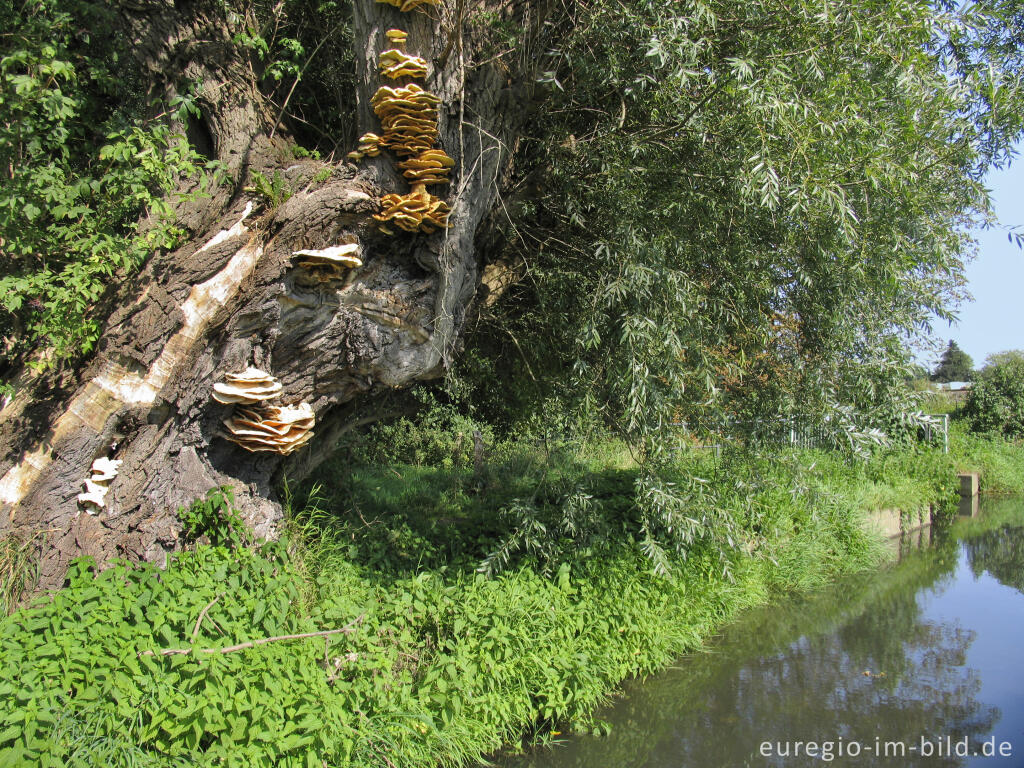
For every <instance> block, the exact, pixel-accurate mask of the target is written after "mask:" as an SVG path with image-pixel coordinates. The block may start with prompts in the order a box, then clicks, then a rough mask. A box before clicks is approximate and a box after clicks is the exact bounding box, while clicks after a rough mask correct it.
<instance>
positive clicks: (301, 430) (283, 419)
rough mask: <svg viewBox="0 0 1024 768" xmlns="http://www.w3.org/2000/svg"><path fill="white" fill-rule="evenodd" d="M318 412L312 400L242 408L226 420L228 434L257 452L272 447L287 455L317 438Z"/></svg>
mask: <svg viewBox="0 0 1024 768" xmlns="http://www.w3.org/2000/svg"><path fill="white" fill-rule="evenodd" d="M314 422H315V416H314V414H313V408H312V407H311V406H310V405H309V403H299V404H298V405H285V406H273V405H272V406H264V407H257V408H242V407H240V408H238V409H237V411H236V412H235V413H234V414H233V415H232V416H231V418H229V419H225V420H224V426H225V427H227V429H228V432H229V434H227V435H225V436H224V437H225V438H226V439H227V440H230V441H231V442H233V443H235V444H237V445H240V446H242V447H243V448H245V449H246V450H247V451H252V452H254V453H256V452H260V451H269V452H272V453H280V454H282V455H285V456H287V455H288V454H290V453H292V452H294V451H296V450H297V449H298V448H300V447H301V446H303V445H305V444H306V443H308V442H309V441H310V440H311V439H312V438H313V424H314Z"/></svg>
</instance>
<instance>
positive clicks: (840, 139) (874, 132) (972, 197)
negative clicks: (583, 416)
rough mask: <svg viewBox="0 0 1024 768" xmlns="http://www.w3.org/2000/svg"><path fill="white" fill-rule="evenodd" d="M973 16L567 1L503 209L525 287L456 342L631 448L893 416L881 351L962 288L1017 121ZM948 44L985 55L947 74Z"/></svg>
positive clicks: (902, 364)
mask: <svg viewBox="0 0 1024 768" xmlns="http://www.w3.org/2000/svg"><path fill="white" fill-rule="evenodd" d="M989 12H990V9H988V8H987V7H981V8H979V7H974V6H972V7H971V9H970V10H969V11H963V12H961V11H959V10H955V9H954V10H950V11H949V12H945V11H940V10H938V9H936V8H935V7H933V6H929V5H927V4H920V3H913V2H904V3H897V4H895V5H894V4H887V5H882V6H880V5H878V4H876V3H871V2H866V1H865V2H860V0H850V1H849V2H843V3H841V4H839V5H830V6H829V9H828V10H827V11H825V12H823V11H822V8H821V6H820V4H817V3H813V2H798V3H795V4H794V3H780V2H775V1H774V0H761V1H759V2H753V3H751V2H737V1H734V0H721V1H718V0H715V1H714V2H700V3H696V4H689V5H686V6H685V7H684V6H681V5H679V4H674V3H664V2H656V1H655V0H643V1H641V2H631V3H625V4H624V3H618V2H614V1H612V0H608V1H605V0H601V1H599V2H592V3H587V4H577V5H576V6H573V10H572V12H571V13H570V15H569V17H568V18H566V19H564V20H563V23H564V25H565V26H564V30H565V35H564V38H563V40H562V42H561V44H560V45H559V47H558V48H557V49H556V50H554V51H553V52H552V54H551V57H550V59H549V63H548V64H547V65H546V72H545V74H544V77H543V78H542V79H543V81H544V82H545V83H547V84H548V88H547V90H546V92H545V93H544V94H543V105H544V106H543V109H540V110H538V112H537V117H536V119H535V121H534V123H533V124H532V125H531V133H532V140H531V141H527V142H525V143H524V145H523V146H524V149H523V154H524V155H525V157H524V158H523V161H522V163H521V164H520V165H519V168H521V169H522V176H521V177H520V182H521V184H520V186H519V187H518V194H517V195H515V196H514V197H513V198H512V199H511V200H509V201H506V205H507V207H508V208H509V211H510V213H511V219H512V222H513V223H514V225H510V227H509V228H508V232H507V242H508V243H509V245H508V250H507V253H505V254H503V255H502V257H503V259H504V260H506V261H508V262H510V263H515V261H516V259H517V258H520V257H521V258H523V259H524V260H525V262H526V263H527V264H528V267H529V279H528V280H523V281H521V283H520V284H519V285H517V286H516V287H515V288H513V289H510V290H509V291H508V292H507V293H506V294H505V295H504V296H503V297H502V301H501V302H499V305H498V310H497V312H498V314H497V315H496V316H495V317H493V318H491V319H490V323H489V324H488V325H484V326H482V328H486V334H487V335H486V338H480V339H479V340H478V341H477V345H478V347H477V348H478V350H479V351H480V352H481V353H482V354H484V355H487V356H497V357H499V358H500V359H501V360H502V363H501V364H499V365H497V366H496V369H497V370H509V369H513V370H514V369H516V368H520V367H522V362H521V359H522V358H524V357H525V359H526V361H527V364H528V365H529V367H530V369H532V371H533V372H534V373H536V374H537V375H538V376H539V377H540V378H542V379H543V382H542V386H540V387H538V389H539V395H538V396H539V397H540V398H543V397H547V396H549V395H550V394H554V395H556V396H560V397H562V398H564V399H566V400H569V401H571V402H575V403H577V404H579V405H580V407H581V408H582V409H584V410H586V411H588V412H591V413H599V414H600V416H601V417H602V418H603V419H604V420H605V423H606V424H608V425H609V426H610V427H611V428H612V429H614V430H615V431H616V432H617V433H619V434H622V435H626V436H628V439H629V440H630V442H631V443H633V444H634V445H637V446H638V447H639V448H640V449H641V451H642V452H649V453H652V454H654V453H657V452H659V451H661V450H664V449H665V448H666V447H667V446H669V445H670V444H671V439H670V438H671V432H672V430H671V425H672V424H673V422H679V421H685V422H686V423H687V425H688V426H689V427H690V429H691V430H692V431H693V432H695V433H696V434H698V435H704V434H707V433H715V432H720V431H723V430H724V431H729V430H730V425H735V424H738V423H740V422H747V421H749V420H751V419H754V418H775V417H778V416H780V415H781V416H790V415H794V416H796V415H802V416H807V417H810V418H812V419H817V420H819V421H820V422H821V423H823V424H824V423H825V417H826V416H828V415H829V414H834V413H837V412H840V411H841V409H844V408H845V409H846V412H847V413H848V414H849V417H850V418H849V419H846V422H847V424H848V425H849V426H850V427H852V428H854V431H858V432H860V433H862V434H869V433H870V430H871V429H872V428H877V429H882V430H885V429H888V428H889V427H890V426H892V425H894V424H896V423H898V421H899V417H900V414H901V413H903V412H905V411H907V410H913V407H912V406H913V402H912V400H909V399H908V397H907V389H906V386H905V379H906V375H905V374H906V373H907V372H908V370H909V363H910V361H909V358H908V356H907V354H906V350H905V345H904V342H905V341H906V340H907V338H908V337H913V336H915V335H916V334H918V333H920V332H921V330H922V329H923V328H927V326H928V323H929V322H930V321H931V319H933V318H935V317H940V318H945V317H947V316H948V314H949V310H948V306H949V304H950V303H951V302H953V301H955V300H956V299H957V297H959V296H960V295H961V290H960V287H961V284H962V280H963V262H964V260H965V259H966V258H968V257H969V256H970V255H971V253H972V249H973V244H972V243H971V241H970V239H969V238H968V237H967V236H966V235H965V232H966V228H965V226H964V225H966V224H968V223H969V222H978V221H983V220H985V219H986V218H987V217H988V215H989V210H988V209H989V205H988V200H987V196H986V192H985V190H984V188H983V186H982V184H981V183H980V181H979V178H980V176H981V174H982V173H983V171H984V169H985V167H986V165H987V163H989V162H990V161H991V160H992V159H993V158H998V159H1000V160H1003V159H1005V157H1006V152H1007V150H1008V144H1007V137H1008V136H1009V135H1016V134H1017V133H1018V132H1019V130H1020V123H1021V110H1020V109H1019V100H1017V101H1015V99H1016V94H1018V93H1019V83H1018V80H1017V70H1016V69H1014V67H1015V66H1016V63H1015V61H1016V60H1015V59H1012V60H1011V59H1007V58H1005V57H1003V54H1001V53H999V52H996V51H993V50H990V49H989V48H986V47H985V46H984V45H982V44H981V42H980V41H979V40H978V38H977V36H976V35H974V33H975V32H977V31H978V29H979V27H980V26H984V27H985V29H986V30H987V29H989V28H990V27H989V26H987V25H990V24H991V25H992V26H993V28H995V22H996V21H997V19H995V17H994V16H992V15H986V14H988V13H989ZM952 37H956V39H957V40H958V41H960V42H963V43H964V44H965V45H970V46H973V47H971V48H970V50H971V56H973V57H974V60H975V61H977V60H984V61H985V62H986V64H987V65H988V64H990V65H991V67H964V68H962V69H959V70H958V69H956V68H955V67H954V66H953V64H952V63H951V62H950V60H949V45H948V44H947V43H948V41H949V40H950V39H951V38H952ZM982 93H988V94H990V95H992V96H993V97H995V98H997V99H998V100H999V103H1000V104H1001V105H1003V106H1006V107H1007V112H1008V113H1007V114H1003V115H1002V116H1001V117H999V118H996V116H995V113H994V111H992V112H991V113H989V112H984V109H983V107H982V106H981V102H982V100H983V99H982V96H981V94H982ZM1014 104H1017V105H1018V106H1016V107H1015V106H1014ZM982 112H984V114H982ZM1004 119H1005V122H999V124H998V126H997V125H996V124H995V123H994V122H993V120H998V121H1003V120H1004ZM495 325H497V326H498V327H499V328H507V329H509V330H510V333H508V334H502V333H495V332H494V327H495ZM528 386H533V387H536V385H528ZM908 406H909V407H908ZM842 430H843V431H847V430H846V426H843V427H842ZM847 433H848V434H849V433H850V432H849V431H847Z"/></svg>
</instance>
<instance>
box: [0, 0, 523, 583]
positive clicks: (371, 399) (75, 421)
mask: <svg viewBox="0 0 1024 768" xmlns="http://www.w3.org/2000/svg"><path fill="white" fill-rule="evenodd" d="M540 5H541V4H540V3H522V4H520V5H518V6H515V7H514V10H513V6H512V5H510V4H508V3H503V2H497V3H490V4H488V3H480V2H477V3H473V2H468V3H466V9H465V12H466V15H467V17H468V16H470V15H471V13H472V12H473V11H479V10H481V9H484V8H485V7H493V8H499V9H501V10H502V11H503V12H504V13H506V14H508V13H513V12H515V13H526V12H527V11H528V12H529V13H528V14H527V15H528V18H529V19H530V23H531V24H533V25H538V24H541V23H542V19H543V13H541V12H539V10H538V9H539V7H540ZM123 8H124V12H125V18H126V24H127V26H128V28H129V30H130V31H131V32H132V34H133V35H134V37H135V39H136V41H137V43H138V50H139V55H140V63H141V64H142V66H144V67H146V68H147V69H148V70H149V71H151V72H152V73H153V76H154V79H155V80H160V81H162V83H163V87H165V88H167V89H173V88H175V87H177V86H178V85H180V83H181V82H182V81H183V79H187V78H188V77H195V78H199V79H202V80H203V83H204V85H203V91H202V94H201V98H200V100H201V102H202V104H203V107H204V113H203V120H204V123H205V124H206V127H207V129H208V131H209V133H210V135H211V137H212V145H213V147H214V151H215V153H216V156H217V157H218V158H219V159H221V160H222V162H223V163H224V164H225V166H226V167H228V168H229V169H230V170H231V172H232V173H233V174H235V176H236V183H235V184H234V185H233V186H231V187H229V188H225V190H222V191H221V192H219V193H218V194H217V195H215V196H214V197H213V198H211V199H207V200H205V201H204V203H203V205H201V206H193V207H192V208H188V209H186V210H183V211H182V217H183V218H182V223H183V224H185V225H186V226H188V227H190V228H191V229H192V230H193V231H194V233H195V236H194V237H193V239H192V240H191V242H190V243H188V244H187V245H185V246H184V247H182V248H180V249H178V250H177V251H175V252H173V253H156V254H153V256H152V257H151V259H150V260H149V262H148V263H147V265H146V267H145V269H144V270H143V271H142V273H141V274H140V275H138V276H137V277H136V278H135V279H133V280H132V281H130V282H129V283H127V284H125V285H124V286H121V288H120V296H121V301H120V305H119V306H118V308H117V309H116V310H115V311H114V312H113V314H112V315H111V316H110V318H109V320H108V323H107V326H106V329H105V332H104V336H103V339H102V341H101V344H100V349H99V351H98V353H97V354H96V356H95V358H94V359H93V361H92V362H91V364H90V365H89V366H88V368H87V369H86V370H85V371H84V374H83V376H82V377H81V379H80V383H79V384H78V385H77V386H75V387H72V388H70V389H69V390H68V391H66V392H61V393H56V396H51V395H50V393H41V395H42V396H37V397H36V398H35V399H34V400H33V401H32V402H31V403H19V404H18V407H16V408H15V407H10V408H7V409H4V411H3V413H2V414H0V446H2V448H3V453H2V454H0V535H2V534H4V533H6V532H8V531H13V532H17V533H19V534H21V535H25V534H28V535H31V534H34V533H36V532H38V531H46V532H47V533H46V535H45V540H44V539H43V538H42V537H41V538H40V539H38V540H39V541H41V542H44V543H43V544H42V546H41V554H42V556H43V557H42V568H41V585H42V586H43V587H44V588H47V587H55V586H59V585H60V584H61V582H62V580H63V574H64V571H65V570H66V567H67V564H68V563H69V562H70V560H71V559H73V558H75V557H78V556H80V555H83V554H85V555H92V556H94V557H95V558H97V560H99V561H101V562H102V561H107V560H109V559H111V558H113V557H127V558H129V559H133V560H138V559H148V560H154V561H157V562H160V561H162V559H163V557H164V556H165V554H166V553H167V552H168V551H170V550H173V549H175V548H176V547H177V546H179V537H180V532H181V524H180V522H179V521H178V519H177V516H176V510H177V509H178V508H179V507H181V506H185V505H187V504H189V503H190V502H191V501H192V500H194V499H196V498H200V497H202V496H204V495H205V493H206V491H207V490H209V489H210V488H213V487H217V486H220V485H231V486H233V487H234V488H235V494H236V499H237V502H238V505H239V507H240V509H241V510H242V512H243V514H244V518H245V520H246V522H247V523H248V524H249V525H250V526H251V527H252V528H253V530H254V531H255V533H256V534H257V535H258V536H263V537H268V536H274V535H275V533H276V529H277V525H278V523H279V520H280V515H281V507H280V505H279V504H278V503H277V501H276V499H275V498H274V495H273V488H274V483H275V481H276V480H279V479H280V478H282V477H285V476H287V477H288V479H289V480H295V479H298V478H301V477H302V476H304V475H305V474H306V473H308V472H309V471H310V470H311V469H312V468H313V467H314V466H315V464H316V463H317V462H318V461H319V460H320V459H321V458H323V457H324V456H325V455H327V454H328V453H329V449H330V446H329V445H325V444H324V443H323V442H320V443H317V442H316V440H320V441H323V440H324V439H325V438H326V439H327V440H330V439H332V438H334V437H336V436H337V435H338V434H341V433H343V432H344V431H345V430H346V429H348V428H350V425H353V424H358V423H361V422H363V421H364V420H365V419H366V418H367V412H369V413H371V414H372V413H373V411H374V409H375V408H376V403H378V402H379V400H380V398H381V397H382V396H385V395H386V394H387V393H389V392H393V391H395V390H398V389H403V388H406V387H409V386H411V385H413V384H415V383H416V382H418V381H424V380H429V379H432V378H436V377H439V376H442V375H443V374H444V372H445V370H446V369H447V367H448V366H449V365H450V363H451V361H452V360H453V358H454V356H455V355H456V354H457V351H458V348H459V339H460V335H461V333H462V330H463V327H464V324H465V319H466V315H467V311H468V310H469V307H470V304H471V302H472V301H473V300H474V297H475V296H476V295H477V289H478V286H479V265H480V261H481V257H480V255H479V254H478V253H477V252H476V248H475V243H476V241H477V239H478V237H479V236H480V230H481V227H482V226H484V223H485V221H486V220H487V216H488V214H489V213H490V211H491V209H492V207H493V206H494V204H495V202H496V200H497V199H498V196H499V195H500V193H501V190H500V182H501V179H503V178H504V174H505V170H506V166H507V164H508V162H509V159H510V152H509V149H508V148H509V147H510V146H513V145H514V143H515V140H516V136H517V131H518V130H519V129H520V127H521V121H522V120H523V119H524V118H525V111H524V110H522V109H514V108H511V105H512V103H513V102H514V101H515V100H516V99H518V98H520V97H521V93H520V92H519V91H515V92H513V90H512V88H511V83H512V74H511V73H509V72H508V71H507V69H504V68H503V67H501V66H497V65H496V64H492V65H488V66H483V67H478V68H469V67H465V66H460V65H459V63H458V61H457V60H456V58H455V57H451V60H450V61H448V62H447V63H446V65H445V66H443V67H441V66H438V63H437V62H438V58H439V57H440V55H441V54H442V52H443V50H444V49H445V47H446V46H447V44H448V41H449V39H450V38H449V37H448V36H447V35H446V34H445V33H444V31H443V30H442V28H441V27H442V25H441V23H440V20H439V19H438V17H437V14H436V13H433V14H428V13H421V12H415V13H409V14H402V13H400V12H399V11H398V10H397V9H395V8H393V7H392V6H390V5H385V4H382V3H377V2H374V1H373V0H356V3H355V33H356V39H357V40H360V41H364V42H363V43H362V45H363V47H362V48H361V50H360V51H359V55H358V56H357V62H358V63H357V76H358V77H357V82H358V90H357V99H356V103H357V104H358V105H359V106H358V110H357V115H356V116H355V119H356V120H357V121H358V123H359V132H360V133H362V132H366V131H368V130H372V129H374V128H376V127H377V124H376V118H375V117H374V116H373V114H372V111H370V109H369V98H370V96H371V95H372V94H373V92H374V90H375V89H376V88H377V86H378V84H379V79H378V76H377V71H376V60H377V54H378V52H379V51H380V50H381V49H382V48H384V47H386V39H385V37H384V33H385V31H386V30H387V29H390V28H393V27H397V28H401V29H405V30H407V31H408V32H409V39H408V43H407V45H406V47H407V50H408V51H409V52H410V53H414V54H416V55H419V56H423V57H424V58H426V59H427V60H428V61H431V62H433V66H432V68H431V72H432V74H431V76H430V78H429V79H428V81H427V83H426V87H427V88H429V89H430V90H431V91H432V92H433V93H435V94H437V95H438V96H440V98H441V99H442V108H441V112H440V119H439V129H440V140H439V142H438V143H439V146H440V147H441V148H442V149H444V150H445V151H446V152H447V153H448V154H449V155H451V156H452V157H456V158H464V160H463V165H462V166H461V167H457V168H455V169H454V173H453V179H452V184H451V188H450V190H449V191H448V195H447V198H446V199H447V201H448V203H449V204H450V205H451V207H452V214H451V217H450V220H449V221H450V224H451V228H450V229H449V230H447V231H444V232H439V233H436V234H434V235H430V236H426V235H409V234H407V233H400V234H399V235H396V236H393V237H390V236H386V235H384V234H382V233H381V232H380V231H379V230H378V229H377V224H376V222H375V221H374V220H373V218H372V215H373V214H374V213H376V212H377V211H378V210H379V204H378V201H379V199H380V197H381V195H382V194H385V193H388V192H395V191H398V192H405V191H407V185H406V183H405V181H404V180H402V179H401V177H400V176H399V174H398V173H397V171H396V170H395V168H394V162H393V160H394V159H393V158H387V157H384V156H383V155H382V156H381V157H378V158H373V159H367V160H365V161H364V162H362V163H361V164H359V165H358V166H356V165H352V164H347V163H343V164H338V165H336V166H333V167H329V168H328V170H329V172H330V173H329V176H328V177H327V178H325V179H323V180H322V181H315V180H314V177H316V178H317V179H321V178H323V175H324V174H323V173H321V174H320V176H317V173H318V172H319V171H322V170H323V168H324V166H323V165H322V164H321V163H317V162H315V161H312V160H299V161H296V160H295V159H294V154H293V153H291V152H290V150H289V148H288V144H287V137H282V136H281V135H280V131H278V135H277V136H276V137H275V138H274V139H273V140H271V139H270V138H269V136H270V133H271V131H272V130H273V123H274V122H275V121H274V118H273V115H272V114H271V110H268V109H267V108H266V104H265V101H264V100H263V99H262V97H261V96H260V94H259V92H258V89H256V86H255V83H254V82H253V79H252V78H253V75H252V72H251V70H249V69H248V68H247V67H246V66H244V65H243V62H241V61H240V60H238V58H237V56H236V55H235V53H234V49H233V47H232V46H231V45H229V43H230V39H231V35H232V30H231V28H230V25H229V23H228V19H227V18H226V17H225V16H224V11H223V6H222V5H221V4H219V3H213V2H212V1H211V2H207V0H195V1H194V2H192V3H186V4H179V3H172V2H170V1H169V0H166V1H165V0H131V2H129V3H125V4H124V6H123ZM524 9H525V10H524ZM448 34H451V32H448ZM460 34H463V37H464V42H463V46H464V47H466V48H469V47H471V46H472V45H473V44H474V42H473V40H474V39H473V37H472V35H467V34H465V33H464V32H462V31H460ZM460 51H461V48H460ZM530 65H531V66H532V63H531V64H530ZM517 79H519V80H521V81H522V80H525V81H527V82H532V80H531V79H530V78H529V77H520V78H517ZM463 120H464V123H463ZM254 170H260V171H261V172H263V173H264V174H265V175H267V176H268V177H270V176H272V175H273V173H274V172H275V171H276V172H278V173H279V174H280V175H281V177H282V178H283V179H284V181H285V183H286V184H287V185H288V188H289V189H290V190H293V191H294V194H293V195H292V196H291V197H290V198H288V199H287V200H286V201H285V202H283V204H281V205H279V206H278V207H277V208H276V209H270V208H268V203H267V201H266V200H262V199H260V198H259V197H258V196H256V195H254V194H253V193H252V192H251V191H250V192H247V191H246V190H245V188H246V186H247V183H246V181H245V180H246V179H247V178H249V176H250V175H251V172H252V171H254ZM439 189H441V190H442V191H439V192H437V194H439V195H443V194H444V191H443V189H442V188H439ZM341 243H356V244H358V246H359V253H360V254H361V259H362V260H363V262H364V264H363V266H361V267H358V268H356V269H353V270H351V271H349V272H348V273H347V275H346V276H345V277H344V279H342V280H328V281H324V280H321V279H318V278H316V277H315V276H313V275H310V274H309V273H308V272H306V271H305V270H303V269H302V268H299V267H297V266H296V264H295V263H294V261H293V260H292V258H291V255H292V253H293V252H295V251H298V250H303V249H307V250H316V249H325V248H329V247H332V246H336V245H339V244H341ZM248 366H255V367H258V368H260V369H261V370H264V371H268V372H270V373H271V374H272V375H273V376H274V377H276V379H277V380H279V381H280V382H281V384H282V385H283V391H282V395H281V402H282V403H285V404H288V403H299V402H307V403H309V404H310V405H311V406H312V408H313V411H314V412H315V415H316V426H315V428H314V429H315V432H316V434H317V438H316V439H315V440H314V444H313V445H311V446H310V447H309V448H303V449H300V450H299V451H298V452H297V453H296V454H295V455H293V456H291V457H288V458H284V457H282V456H279V455H277V454H273V453H258V454H256V453H249V452H247V451H246V450H244V449H243V448H240V447H239V446H237V445H234V444H232V443H229V442H227V441H226V440H224V439H223V438H222V436H221V435H222V432H223V426H222V421H223V420H224V419H225V418H226V417H227V416H228V415H229V414H230V413H231V406H228V405H221V404H219V403H216V402H214V401H213V400H212V399H211V397H210V395H211V391H212V386H213V383H214V382H216V381H220V380H222V378H223V374H224V373H226V372H238V371H242V370H244V369H245V368H247V367H248ZM371 418H372V417H371ZM101 456H104V457H108V458H111V459H116V460H120V461H122V465H121V468H120V472H119V474H118V476H117V477H116V478H115V479H114V480H113V481H112V483H111V485H110V491H109V493H108V494H107V496H106V498H105V500H106V506H105V507H104V508H103V509H102V510H100V511H99V513H98V514H86V513H84V512H83V510H82V509H81V507H80V505H79V504H78V502H77V498H76V497H77V495H78V494H79V493H80V492H81V491H82V483H83V481H84V480H85V478H87V477H88V476H89V474H88V473H89V468H90V467H91V465H92V462H93V461H94V460H95V459H96V458H99V457H101Z"/></svg>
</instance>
